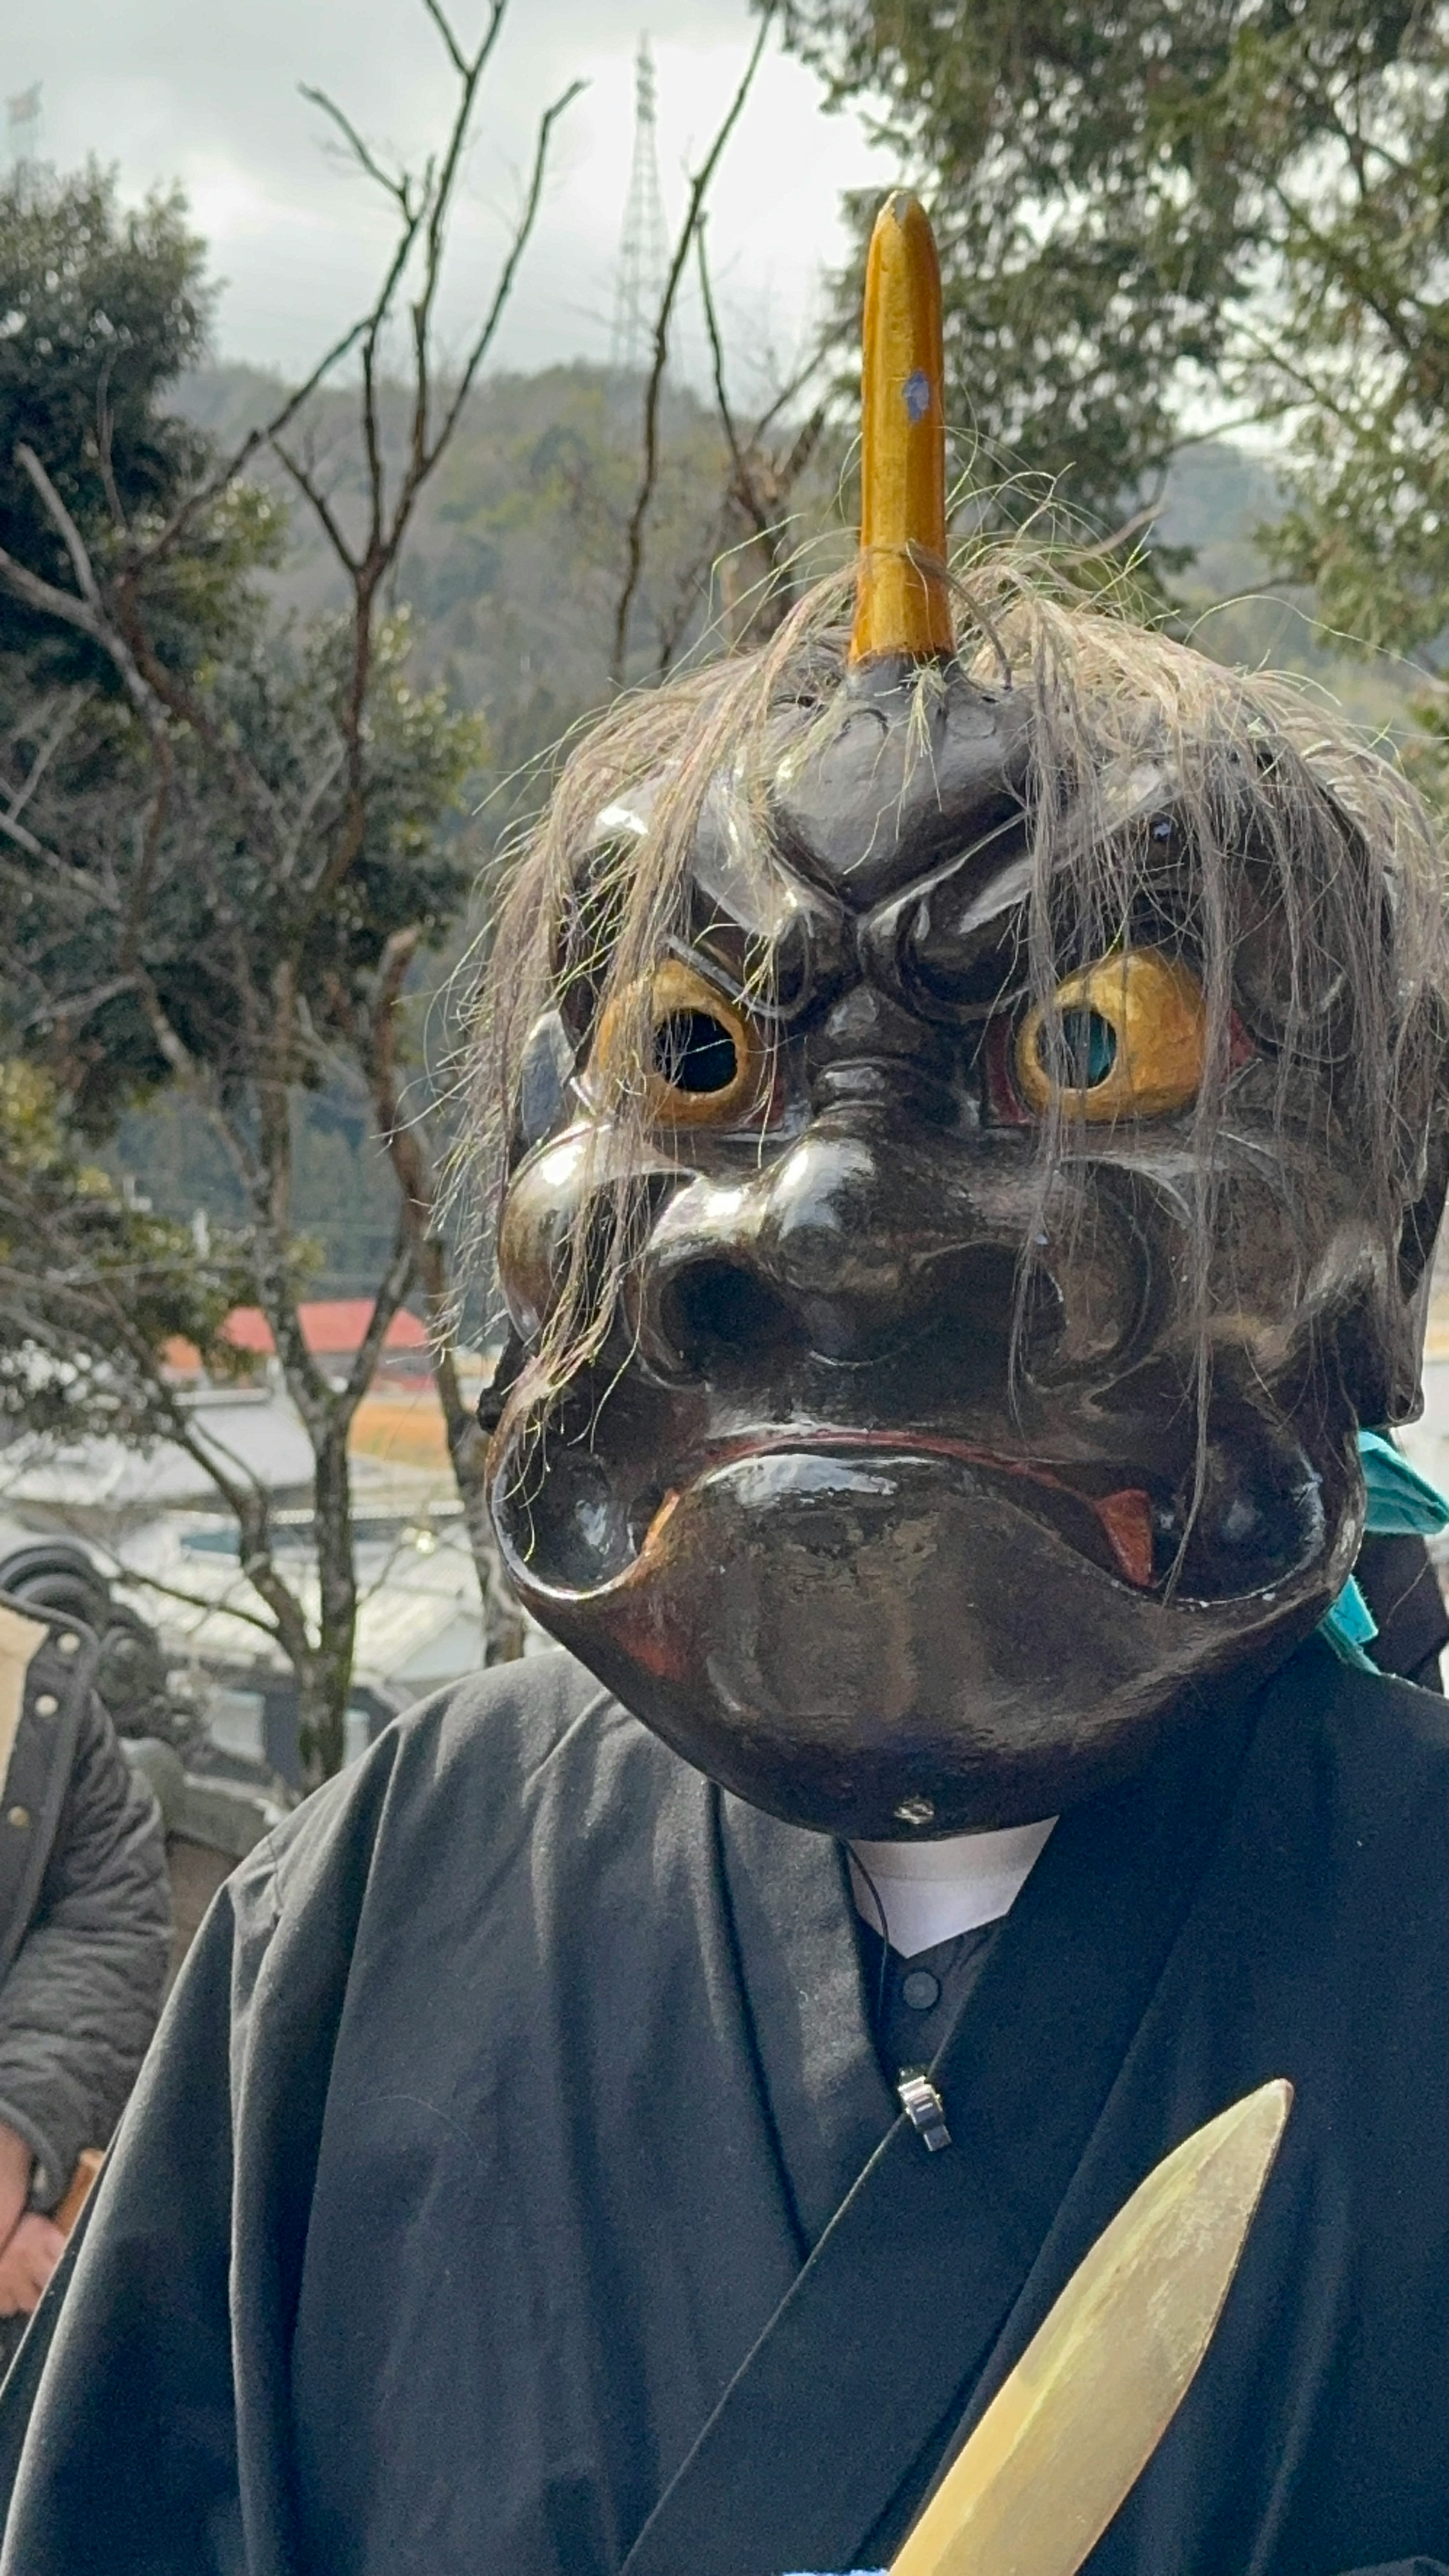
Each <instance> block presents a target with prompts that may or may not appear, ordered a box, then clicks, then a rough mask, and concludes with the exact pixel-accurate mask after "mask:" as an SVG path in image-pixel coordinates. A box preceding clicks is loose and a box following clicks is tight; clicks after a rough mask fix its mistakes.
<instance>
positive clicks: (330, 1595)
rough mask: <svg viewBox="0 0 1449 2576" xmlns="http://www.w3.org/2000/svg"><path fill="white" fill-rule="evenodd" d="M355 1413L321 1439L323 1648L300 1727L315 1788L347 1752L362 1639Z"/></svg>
mask: <svg viewBox="0 0 1449 2576" xmlns="http://www.w3.org/2000/svg"><path fill="white" fill-rule="evenodd" d="M350 1419H351V1414H350V1411H349V1410H347V1409H346V1408H344V1407H341V1406H339V1407H338V1408H337V1412H336V1414H335V1415H334V1418H333V1419H332V1421H331V1422H329V1423H328V1424H327V1425H326V1427H325V1428H324V1429H323V1430H322V1431H321V1432H320V1434H316V1433H314V1439H313V1448H314V1455H315V1458H316V1467H315V1469H314V1474H313V1487H312V1497H313V1499H312V1514H313V1518H312V1541H313V1547H314V1550H315V1553H316V1559H317V1584H318V1590H319V1593H320V1596H321V1598H320V1612H319V1619H318V1641H317V1646H316V1648H315V1650H314V1652H313V1653H312V1654H311V1655H309V1657H308V1658H307V1671H306V1673H305V1674H304V1675H302V1676H299V1681H300V1688H299V1691H298V1721H299V1729H300V1733H301V1739H302V1763H303V1769H304V1772H305V1775H306V1778H307V1781H308V1784H309V1786H313V1787H315V1786H316V1784H317V1783H318V1782H319V1781H321V1780H330V1779H331V1777H332V1775H333V1773H334V1772H336V1771H340V1770H341V1768H342V1761H343V1755H344V1753H345V1750H346V1719H347V1693H348V1688H349V1685H350V1683H351V1680H352V1657H353V1650H354V1647H355V1644H356V1639H357V1568H356V1564H355V1562H354V1558H353V1545H352V1483H351V1478H350V1476H349V1474H348V1468H347V1430H348V1424H349V1421H350Z"/></svg>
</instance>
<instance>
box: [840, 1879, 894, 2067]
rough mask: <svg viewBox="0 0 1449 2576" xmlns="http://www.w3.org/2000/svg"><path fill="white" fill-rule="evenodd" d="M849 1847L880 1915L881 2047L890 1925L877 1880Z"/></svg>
mask: <svg viewBox="0 0 1449 2576" xmlns="http://www.w3.org/2000/svg"><path fill="white" fill-rule="evenodd" d="M847 1848H848V1849H849V1852H850V1858H851V1860H852V1861H853V1862H854V1864H855V1867H856V1868H857V1869H858V1870H859V1872H860V1874H861V1877H862V1878H863V1879H864V1880H865V1883H866V1886H867V1887H868V1888H869V1889H870V1893H871V1900H872V1902H873V1904H874V1906H875V1910H876V1912H877V1914H878V1915H879V1916H880V1945H881V1949H880V1975H879V1977H878V1978H877V1980H876V1996H875V2040H876V2046H877V2047H879V2046H880V2038H881V2032H882V2030H883V2029H884V2027H885V1999H886V1979H887V1977H888V1976H889V1974H890V1964H891V1936H890V1927H889V1925H888V1924H887V1922H886V1910H885V1903H884V1900H883V1898H882V1896H881V1892H880V1889H879V1888H878V1887H877V1885H876V1883H875V1880H874V1879H873V1878H872V1877H871V1874H870V1871H869V1870H868V1869H867V1868H866V1865H865V1863H864V1861H863V1860H862V1859H861V1857H860V1854H859V1852H858V1851H856V1850H855V1849H854V1848H853V1847H851V1846H847Z"/></svg>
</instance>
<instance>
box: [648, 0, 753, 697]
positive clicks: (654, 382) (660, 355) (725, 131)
mask: <svg viewBox="0 0 1449 2576" xmlns="http://www.w3.org/2000/svg"><path fill="white" fill-rule="evenodd" d="M773 16H774V11H773V8H772V7H770V6H766V8H765V9H764V10H763V12H762V14H761V18H760V29H759V33H758V35H757V36H756V38H755V41H754V44H753V46H752V48H751V51H750V58H749V61H748V62H747V63H746V65H745V68H744V72H743V74H742V76H741V79H740V83H739V86H738V88H737V89H736V91H735V94H734V97H733V98H732V99H731V101H730V103H729V106H728V108H727V109H726V111H725V115H724V120H723V122H722V124H721V125H720V128H719V131H718V133H717V134H716V136H715V138H714V141H713V143H712V144H711V145H710V147H709V150H708V152H707V153H706V154H705V157H704V160H703V161H702V162H701V164H700V167H699V169H698V170H697V171H696V172H695V175H694V178H693V179H692V180H691V182H690V189H689V203H688V205H687V207H686V208H685V215H684V223H683V225H682V227H681V230H680V235H679V239H678V241H677V242H676V243H675V246H674V256H673V258H672V259H671V261H670V263H669V274H668V276H667V277H666V279H665V281H664V292H663V295H662V296H661V297H660V301H659V311H658V314H657V316H656V317H655V324H654V363H653V365H652V366H651V368H650V370H649V381H648V383H647V385H646V387H645V390H644V470H643V473H642V475H641V476H640V481H639V490H638V493H637V494H636V496H635V501H634V507H633V510H632V512H631V514H630V518H629V527H628V533H627V536H626V540H625V550H626V565H625V573H624V582H623V587H622V588H621V590H620V593H619V604H618V607H617V609H616V611H615V614H614V651H613V657H612V661H611V664H610V670H611V674H612V677H613V679H614V682H615V685H616V686H618V687H622V686H623V681H624V671H625V666H626V663H627V659H628V647H629V611H630V609H631V608H632V607H633V605H634V594H635V592H636V590H637V589H638V587H639V576H640V573H641V571H642V570H643V565H644V523H645V520H646V519H647V518H648V515H649V505H650V503H651V501H652V500H653V498H654V486H655V483H656V482H657V480H658V475H659V396H660V391H661V388H662V386H663V383H664V369H665V365H666V363H667V361H668V357H669V325H670V323H671V321H672V320H673V317H674V303H675V298H676V296H677V295H678V293H679V283H680V279H681V278H682V277H683V275H684V270H685V264H686V262H687V260H688V258H689V252H690V245H691V243H692V242H693V240H694V235H695V228H696V226H697V225H698V223H699V220H700V216H701V213H702V212H703V208H704V203H705V199H706V198H707V196H708V194H709V190H710V185H711V182H712V180H713V178H714V174H715V171H716V170H717V169H718V167H719V163H720V159H721V156H722V154H723V152H724V148H725V145H726V144H727V143H728V141H729V139H730V136H731V135H732V134H733V132H734V130H735V127H736V125H737V124H738V122H739V120H740V116H741V115H742V113H743V110H744V105H745V101H746V99H747V98H748V97H749V94H750V89H751V86H752V84H753V81H754V77H755V73H756V71H757V70H758V69H759V64H760V57H761V55H762V54H763V53H764V50H765V42H766V39H767V37H768V35H769V33H770V27H771V23H772V20H773Z"/></svg>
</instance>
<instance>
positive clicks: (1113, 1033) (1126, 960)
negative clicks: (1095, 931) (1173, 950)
mask: <svg viewBox="0 0 1449 2576" xmlns="http://www.w3.org/2000/svg"><path fill="white" fill-rule="evenodd" d="M1206 1061H1207V1007H1206V1004H1205V1003H1204V1001H1203V994H1202V986H1201V985H1200V984H1199V982H1198V980H1197V977H1196V976H1195V975H1194V974H1193V973H1192V971H1191V969H1190V968H1188V967H1186V966H1184V965H1183V964H1181V962H1180V961H1179V960H1178V959H1177V958H1175V957H1164V956H1163V954H1162V953H1161V951H1160V950H1159V949H1156V948H1127V949H1122V950H1120V951H1117V952H1115V953H1114V954H1113V955H1112V956H1110V957H1099V958H1098V960H1097V962H1096V964H1095V965H1093V966H1083V967H1081V968H1079V970H1078V972H1077V973H1076V974H1075V975H1068V976H1066V977H1065V978H1064V980H1063V981H1062V982H1061V983H1060V984H1059V985H1058V986H1057V989H1056V995H1055V1002H1054V1008H1053V1010H1052V1011H1051V1012H1050V1013H1048V1012H1045V1011H1042V1010H1040V1009H1038V1010H1034V1011H1029V1012H1028V1014H1027V1016H1026V1018H1025V1019H1024V1020H1023V1022H1022V1024H1021V1028H1020V1030H1019V1032H1018V1035H1017V1040H1016V1080H1017V1087H1018V1089H1019V1090H1020V1092H1021V1096H1022V1098H1023V1100H1024V1101H1025V1102H1026V1105H1027V1107H1028V1108H1029V1109H1034V1110H1036V1111H1037V1113H1038V1115H1040V1114H1042V1113H1044V1112H1045V1111H1046V1110H1048V1109H1050V1108H1051V1106H1052V1105H1053V1103H1054V1102H1057V1103H1060V1105H1061V1107H1062V1108H1063V1109H1064V1110H1065V1111H1066V1112H1067V1114H1068V1116H1069V1117H1073V1118H1084V1119H1089V1120H1093V1121H1097V1120H1106V1119H1111V1118H1162V1117H1165V1116H1166V1115H1167V1114H1168V1112H1169V1111H1171V1110H1174V1109H1185V1108H1186V1107H1187V1105H1188V1103H1189V1102H1190V1101H1191V1100H1194V1099H1195V1098H1196V1097H1197V1093H1198V1090H1199V1087H1200V1085H1201V1082H1202V1077H1203V1067H1204V1065H1205V1063H1206Z"/></svg>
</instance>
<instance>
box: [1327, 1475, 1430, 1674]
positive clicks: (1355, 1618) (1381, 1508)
mask: <svg viewBox="0 0 1449 2576" xmlns="http://www.w3.org/2000/svg"><path fill="white" fill-rule="evenodd" d="M1358 1454H1359V1459H1360V1462H1361V1464H1362V1467H1363V1481H1364V1491H1365V1493H1366V1495H1367V1497H1368V1509H1367V1511H1366V1513H1365V1515H1364V1535H1365V1537H1369V1536H1372V1537H1375V1538H1432V1537H1433V1535H1434V1533H1435V1531H1436V1530H1441V1529H1444V1528H1445V1527H1449V1502H1446V1501H1445V1499H1444V1496H1443V1495H1442V1494H1441V1493H1440V1491H1439V1488H1438V1486H1437V1485H1431V1484H1430V1482H1429V1479H1428V1477H1427V1476H1421V1475H1420V1473H1419V1470H1418V1468H1417V1467H1411V1466H1410V1464H1409V1462H1408V1459H1407V1458H1404V1457H1401V1456H1400V1454H1399V1452H1398V1450H1397V1449H1396V1448H1395V1447H1394V1445H1393V1442H1392V1441H1390V1440H1385V1438H1384V1437H1383V1434H1382V1433H1381V1432H1378V1431H1361V1432H1360V1433H1359V1435H1358ZM1378 1633H1379V1629H1378V1621H1377V1620H1376V1619H1375V1617H1374V1614H1373V1612H1372V1610H1371V1609H1370V1608H1369V1606H1368V1603H1367V1602H1366V1601H1365V1599H1364V1597H1363V1594H1362V1592H1361V1591H1360V1589H1359V1587H1358V1585H1357V1584H1356V1583H1355V1581H1354V1579H1353V1576H1352V1575H1350V1576H1349V1578H1348V1581H1347V1583H1346V1584H1345V1585H1344V1587H1343V1590H1342V1591H1341V1592H1340V1594H1339V1596H1338V1599H1337V1600H1336V1601H1335V1602H1334V1604H1333V1607H1332V1609H1331V1610H1325V1612H1324V1614H1323V1617H1322V1618H1321V1619H1320V1620H1319V1622H1318V1634H1319V1636H1320V1637H1322V1638H1323V1639H1324V1640H1325V1642H1326V1643H1327V1644H1328V1645H1330V1646H1331V1647H1332V1648H1333V1651H1334V1653H1335V1654H1336V1655H1337V1656H1338V1658H1339V1661H1340V1662H1341V1663H1345V1664H1352V1665H1353V1666H1354V1667H1355V1668H1356V1670H1358V1671H1359V1672H1361V1673H1376V1672H1377V1671H1378V1669H1379V1667H1378V1665H1377V1664H1376V1663H1375V1662H1374V1661H1373V1659H1372V1657H1371V1656H1369V1655H1367V1654H1365V1652H1364V1648H1365V1647H1366V1646H1367V1645H1368V1644H1369V1643H1370V1641H1371V1640H1372V1639H1373V1638H1374V1637H1376V1636H1377V1635H1378Z"/></svg>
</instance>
